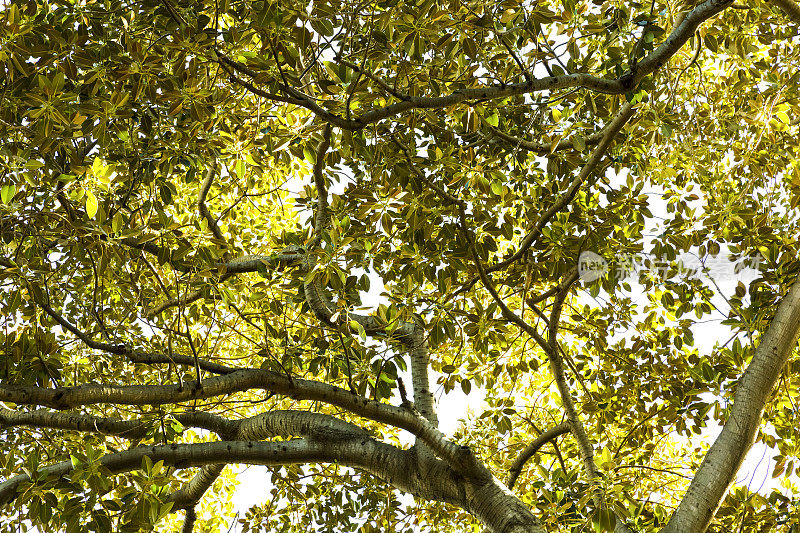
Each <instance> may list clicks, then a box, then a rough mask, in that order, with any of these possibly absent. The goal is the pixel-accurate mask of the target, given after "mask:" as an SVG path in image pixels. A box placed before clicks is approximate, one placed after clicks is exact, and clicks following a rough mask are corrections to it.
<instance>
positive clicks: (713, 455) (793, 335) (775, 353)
mask: <svg viewBox="0 0 800 533" xmlns="http://www.w3.org/2000/svg"><path fill="white" fill-rule="evenodd" d="M798 338H800V281H796V282H795V283H794V286H793V287H792V288H791V289H789V292H788V293H787V294H786V296H784V298H783V300H781V302H780V304H779V305H778V310H777V312H776V313H775V318H773V319H772V322H771V323H770V325H769V328H767V331H766V333H764V336H763V337H762V338H761V342H760V343H759V345H758V348H756V352H755V354H754V355H753V359H752V361H751V362H750V364H749V365H748V367H747V370H745V372H744V374H743V375H742V377H741V379H740V380H739V383H738V386H737V387H736V394H735V395H734V398H733V407H732V409H731V414H730V418H728V420H727V422H725V425H724V426H723V428H722V432H721V433H720V434H719V436H718V437H717V440H715V441H714V444H713V445H712V446H711V449H710V450H709V451H708V453H707V454H706V456H705V458H704V459H703V462H702V463H701V464H700V468H698V469H697V472H696V473H695V476H694V479H693V480H692V483H691V484H690V485H689V489H688V490H687V492H686V495H685V496H684V498H683V500H682V501H681V504H680V506H679V507H678V510H677V511H675V513H674V514H673V515H672V518H671V519H670V521H669V523H668V524H667V526H666V527H665V528H664V529H663V531H664V532H667V533H682V532H684V531H696V532H697V533H702V532H704V531H705V530H706V529H707V528H708V525H709V523H710V522H711V519H712V518H713V517H714V513H716V511H717V509H718V508H719V505H720V504H721V503H722V499H723V497H724V496H725V493H726V492H727V491H728V487H730V485H731V483H733V481H734V479H735V477H736V472H738V471H739V467H741V465H742V461H744V458H745V456H746V455H747V452H748V450H749V449H750V447H751V446H752V445H753V442H755V438H756V433H757V432H758V427H759V424H760V422H761V415H762V413H763V411H764V405H765V404H766V403H767V399H768V398H769V395H770V393H771V392H772V389H773V387H774V386H775V383H776V382H777V380H778V378H779V377H780V373H781V371H782V370H783V367H784V366H785V365H786V361H788V360H789V357H790V356H791V355H792V352H793V351H794V350H795V349H796V348H797V341H798Z"/></svg>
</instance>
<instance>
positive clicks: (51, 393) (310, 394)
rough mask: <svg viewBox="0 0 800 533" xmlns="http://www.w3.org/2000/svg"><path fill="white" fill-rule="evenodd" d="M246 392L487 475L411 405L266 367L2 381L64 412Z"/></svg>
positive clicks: (12, 398) (6, 392)
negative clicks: (109, 379) (384, 432)
mask: <svg viewBox="0 0 800 533" xmlns="http://www.w3.org/2000/svg"><path fill="white" fill-rule="evenodd" d="M248 390H268V391H271V392H275V393H277V394H283V395H286V396H289V397H291V398H294V399H296V400H311V401H320V402H323V403H327V404H330V405H335V406H337V407H341V408H342V409H345V410H347V411H349V412H351V413H354V414H356V415H359V416H362V417H364V418H368V419H370V420H374V421H376V422H381V423H384V424H389V425H392V426H395V427H398V428H402V429H405V430H407V431H409V432H410V433H412V434H413V435H415V436H417V437H419V438H420V439H421V440H422V441H424V442H425V443H426V444H427V445H429V446H430V447H431V449H433V450H434V452H435V453H436V454H437V455H438V456H439V457H441V458H443V459H445V460H446V461H447V462H448V463H449V464H451V465H452V466H453V467H454V468H456V469H457V470H459V471H460V472H462V473H463V474H464V475H470V476H474V477H481V476H485V475H487V472H486V471H485V468H483V467H482V466H480V465H479V464H478V462H477V460H476V459H475V457H474V456H473V455H472V452H471V451H470V449H469V448H468V447H466V446H459V445H457V444H455V443H453V442H451V441H449V440H448V439H447V438H446V437H445V436H444V435H443V434H442V433H441V432H439V430H437V429H436V428H435V427H434V426H433V425H432V424H431V423H430V422H428V421H427V420H425V419H424V418H423V417H422V416H419V415H418V414H417V413H416V412H414V411H413V410H411V409H408V408H401V407H394V406H391V405H388V404H384V403H381V402H378V401H375V400H369V399H367V398H364V397H361V396H358V395H356V394H353V393H352V392H351V391H349V390H346V389H342V388H339V387H335V386H333V385H328V384H326V383H320V382H316V381H310V380H303V379H291V378H289V377H287V376H286V375H284V374H278V373H275V372H271V371H268V370H263V369H243V370H237V371H235V372H231V373H229V374H226V375H223V376H213V377H210V378H207V379H205V380H203V384H202V386H201V387H199V388H198V387H196V386H194V385H191V384H183V383H181V384H175V385H105V384H94V383H91V384H86V385H80V386H75V387H59V388H55V389H48V388H42V387H36V386H31V385H11V384H0V401H4V402H10V403H14V404H17V405H39V406H46V407H51V408H53V409H59V410H65V409H72V408H76V407H79V406H85V405H96V404H117V405H166V404H176V403H183V402H189V401H193V400H203V399H208V398H213V397H216V396H221V395H227V394H232V393H235V392H243V391H248Z"/></svg>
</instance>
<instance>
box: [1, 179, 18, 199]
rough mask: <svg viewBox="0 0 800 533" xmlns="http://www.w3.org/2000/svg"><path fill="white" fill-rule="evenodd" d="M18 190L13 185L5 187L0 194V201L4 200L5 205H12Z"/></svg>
mask: <svg viewBox="0 0 800 533" xmlns="http://www.w3.org/2000/svg"><path fill="white" fill-rule="evenodd" d="M16 190H17V188H16V186H15V185H14V184H13V183H12V184H9V185H3V190H2V192H0V199H2V200H3V203H4V204H9V203H11V199H12V198H13V197H14V194H16Z"/></svg>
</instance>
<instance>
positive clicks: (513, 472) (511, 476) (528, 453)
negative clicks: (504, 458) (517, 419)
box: [506, 422, 569, 489]
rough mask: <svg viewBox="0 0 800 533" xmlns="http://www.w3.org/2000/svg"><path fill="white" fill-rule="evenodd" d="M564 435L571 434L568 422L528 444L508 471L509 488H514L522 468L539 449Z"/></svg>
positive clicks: (551, 429)
mask: <svg viewBox="0 0 800 533" xmlns="http://www.w3.org/2000/svg"><path fill="white" fill-rule="evenodd" d="M564 433H569V424H568V423H567V422H562V423H561V424H559V425H557V426H555V427H552V428H550V429H548V430H547V431H544V432H543V433H542V434H541V435H539V436H538V437H536V438H535V439H534V440H533V442H531V443H530V444H528V445H527V446H526V447H525V449H524V450H522V452H521V453H520V454H519V456H517V458H516V459H515V460H514V463H513V464H512V465H511V467H510V468H509V469H508V480H507V481H506V485H508V488H509V489H513V488H514V484H515V483H516V482H517V478H519V475H520V474H521V473H522V467H523V466H525V463H527V462H528V460H529V459H530V458H531V457H533V456H534V455H536V452H538V451H539V448H541V447H542V446H544V445H545V444H547V443H548V442H550V441H551V440H553V439H556V438H558V437H560V436H561V435H563V434H564Z"/></svg>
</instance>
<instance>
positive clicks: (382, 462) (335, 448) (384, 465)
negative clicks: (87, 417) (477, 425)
mask: <svg viewBox="0 0 800 533" xmlns="http://www.w3.org/2000/svg"><path fill="white" fill-rule="evenodd" d="M144 457H149V458H150V459H151V460H152V461H153V462H157V461H164V464H165V465H166V466H171V467H174V468H189V467H194V466H205V465H210V464H222V463H234V462H235V463H245V464H260V465H269V466H274V465H286V464H298V463H310V462H313V463H323V462H336V463H338V464H340V465H343V466H350V467H355V468H360V469H362V470H365V471H367V472H369V473H371V474H374V475H376V476H378V477H380V478H382V479H384V480H386V481H387V482H389V483H391V484H392V485H393V486H395V487H397V488H399V489H401V490H404V491H407V492H410V493H412V494H416V495H419V496H420V497H423V498H426V499H437V500H439V501H444V502H448V503H454V504H458V503H461V496H460V494H459V492H458V491H457V490H455V489H456V486H455V483H453V481H452V480H448V479H447V478H445V479H439V480H421V479H419V478H417V477H415V475H414V469H413V468H410V463H409V461H410V459H411V454H410V453H409V452H408V451H404V450H401V449H399V448H395V447H394V446H390V445H388V444H383V443H380V442H377V441H375V440H374V439H371V438H366V437H365V438H360V439H351V440H343V441H338V442H320V441H317V440H314V439H292V440H287V441H280V442H256V441H221V442H207V443H198V444H169V445H164V446H140V447H136V448H132V449H130V450H125V451H122V452H118V453H112V454H108V455H106V456H103V457H102V458H101V459H100V464H102V465H103V466H104V467H105V468H107V469H108V470H109V471H110V472H111V473H112V474H119V473H122V472H129V471H132V470H136V469H139V468H140V467H141V464H142V459H143V458H144ZM72 469H73V465H72V462H71V461H64V462H61V463H58V464H55V465H52V466H48V467H45V468H42V469H41V470H40V473H41V474H44V475H45V476H47V477H50V476H52V477H56V478H58V477H61V476H64V475H66V474H68V473H69V472H71V471H72ZM28 482H30V477H29V476H28V475H27V474H21V475H18V476H14V477H12V478H9V479H7V480H6V481H4V482H2V483H0V506H2V505H7V504H9V503H10V502H12V501H13V500H14V499H15V498H16V497H17V494H18V491H19V490H21V489H22V487H24V485H25V484H26V483H28Z"/></svg>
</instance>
